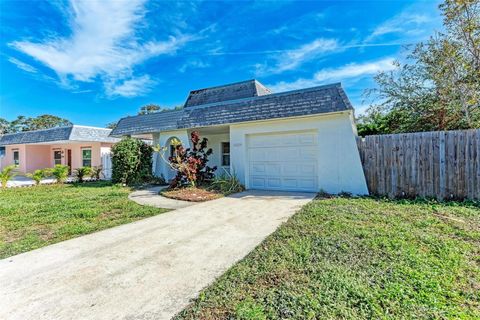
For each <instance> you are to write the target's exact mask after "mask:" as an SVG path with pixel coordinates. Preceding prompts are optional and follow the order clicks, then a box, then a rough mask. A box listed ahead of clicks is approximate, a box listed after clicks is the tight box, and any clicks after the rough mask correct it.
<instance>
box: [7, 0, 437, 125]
mask: <svg viewBox="0 0 480 320" xmlns="http://www.w3.org/2000/svg"><path fill="white" fill-rule="evenodd" d="M437 6H438V1H331V2H329V1H307V2H299V1H284V2H273V1H239V2H234V1H229V2H221V1H210V2H209V1H205V2H199V1H192V2H188V1H144V0H130V1H119V0H116V1H109V0H104V1H98V2H97V1H73V0H71V1H67V0H65V1H62V0H56V1H50V2H43V1H28V2H27V1H2V2H1V3H0V41H1V43H0V50H1V52H0V117H3V118H6V119H8V120H12V119H14V118H16V117H17V116H18V115H26V116H36V115H40V114H45V113H48V114H54V115H58V116H61V117H65V118H67V119H69V120H71V121H72V122H74V123H76V124H83V125H94V126H104V125H106V124H107V123H109V122H112V121H116V120H118V119H119V118H121V117H124V116H126V115H134V114H136V112H137V110H138V109H139V108H140V107H141V106H142V105H145V104H147V103H156V104H159V105H162V106H165V107H173V106H176V105H181V104H183V102H184V101H185V98H186V97H187V95H188V92H189V91H190V90H193V89H200V88H204V87H209V86H215V85H220V84H225V83H230V82H236V81H242V80H247V79H252V78H256V79H258V80H259V81H260V82H262V83H263V84H265V85H266V86H267V87H269V88H271V89H272V90H273V91H274V92H281V91H286V90H293V89H299V88H304V87H311V86H316V85H321V84H328V83H333V82H342V84H343V86H344V88H345V89H346V91H347V94H348V95H349V97H350V99H351V101H352V103H353V105H354V107H355V108H356V110H357V113H359V112H361V111H362V110H364V109H365V107H366V104H365V102H364V101H363V98H362V92H363V91H364V90H365V89H366V88H371V87H373V86H374V82H373V80H372V77H373V76H374V75H375V73H377V72H378V71H381V70H391V69H392V64H391V63H392V61H393V60H394V59H400V60H402V59H404V58H405V54H406V51H405V49H403V46H404V45H408V44H413V43H416V42H418V41H421V40H424V39H426V38H427V37H428V36H429V35H431V34H432V33H433V32H434V31H435V30H440V28H441V17H440V16H439V12H438V9H437Z"/></svg>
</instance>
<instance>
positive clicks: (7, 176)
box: [0, 165, 17, 189]
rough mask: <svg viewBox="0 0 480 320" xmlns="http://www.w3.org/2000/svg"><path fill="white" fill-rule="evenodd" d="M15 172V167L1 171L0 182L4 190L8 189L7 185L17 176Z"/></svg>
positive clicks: (7, 167)
mask: <svg viewBox="0 0 480 320" xmlns="http://www.w3.org/2000/svg"><path fill="white" fill-rule="evenodd" d="M13 170H15V165H11V166H6V167H5V168H3V169H2V171H0V182H1V183H2V189H6V188H7V183H8V181H10V180H11V179H12V178H13V177H15V176H16V175H17V174H16V173H14V172H13Z"/></svg>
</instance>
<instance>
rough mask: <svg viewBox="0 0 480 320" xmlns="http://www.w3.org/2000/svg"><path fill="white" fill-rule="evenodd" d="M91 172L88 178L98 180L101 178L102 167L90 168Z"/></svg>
mask: <svg viewBox="0 0 480 320" xmlns="http://www.w3.org/2000/svg"><path fill="white" fill-rule="evenodd" d="M91 169H92V170H91V171H92V172H91V173H90V177H92V178H93V179H95V180H96V181H98V180H100V178H101V176H102V174H103V173H102V170H103V167H102V166H96V167H92V168H91Z"/></svg>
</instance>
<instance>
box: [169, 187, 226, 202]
mask: <svg viewBox="0 0 480 320" xmlns="http://www.w3.org/2000/svg"><path fill="white" fill-rule="evenodd" d="M160 194H161V195H162V196H164V197H167V198H170V199H175V200H183V201H192V202H203V201H208V200H214V199H218V198H221V197H223V194H221V193H218V192H215V191H211V190H206V189H202V188H179V189H168V190H162V191H160Z"/></svg>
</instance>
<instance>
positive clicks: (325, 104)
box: [111, 83, 353, 136]
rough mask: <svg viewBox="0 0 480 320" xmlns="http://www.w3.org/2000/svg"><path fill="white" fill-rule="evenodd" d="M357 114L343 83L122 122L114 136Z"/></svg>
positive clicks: (221, 102) (188, 108)
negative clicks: (350, 111)
mask: <svg viewBox="0 0 480 320" xmlns="http://www.w3.org/2000/svg"><path fill="white" fill-rule="evenodd" d="M347 110H353V108H352V105H351V104H350V101H349V100H348V98H347V95H346V94H345V91H344V90H343V89H342V87H341V84H340V83H335V84H330V85H324V86H319V87H313V88H307V89H301V90H295V91H288V92H281V93H272V94H264V95H260V96H255V97H248V98H242V99H235V100H228V101H218V102H213V103H208V104H203V105H197V106H188V107H186V108H184V109H182V110H176V111H169V112H160V113H150V114H146V115H139V116H134V117H126V118H122V119H120V121H119V122H118V124H117V126H116V127H115V129H113V131H112V133H111V135H112V136H122V135H135V134H143V133H154V132H161V131H169V130H176V129H188V128H199V127H208V126H216V125H226V124H233V123H240V122H249V121H260V120H269V119H280V118H289V117H298V116H309V115H317V114H322V113H331V112H341V111H347Z"/></svg>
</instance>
